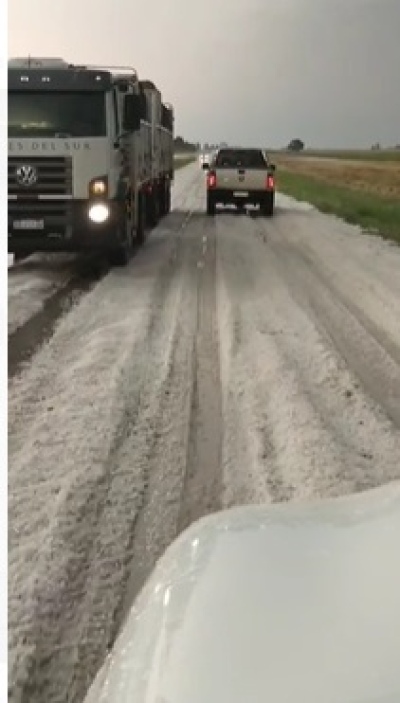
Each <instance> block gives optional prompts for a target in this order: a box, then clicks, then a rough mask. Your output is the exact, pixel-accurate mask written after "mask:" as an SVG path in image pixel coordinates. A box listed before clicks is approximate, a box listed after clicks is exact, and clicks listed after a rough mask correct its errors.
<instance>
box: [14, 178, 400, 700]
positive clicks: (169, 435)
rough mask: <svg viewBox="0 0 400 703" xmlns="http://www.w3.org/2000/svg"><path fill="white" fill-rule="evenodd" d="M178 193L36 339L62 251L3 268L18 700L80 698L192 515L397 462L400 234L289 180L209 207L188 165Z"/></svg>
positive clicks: (296, 492) (391, 467)
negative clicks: (236, 207)
mask: <svg viewBox="0 0 400 703" xmlns="http://www.w3.org/2000/svg"><path fill="white" fill-rule="evenodd" d="M173 204H174V210H173V212H172V213H171V214H170V215H169V216H168V217H167V218H165V219H164V221H163V222H162V223H161V224H160V225H159V226H158V227H157V228H156V229H155V230H154V231H153V232H152V233H151V235H150V237H149V239H148V241H147V243H146V245H145V246H144V248H143V249H142V250H140V252H139V253H138V254H137V255H136V256H135V257H134V258H133V259H132V261H131V263H130V264H129V266H128V267H127V268H126V269H124V270H112V271H109V272H105V273H104V272H103V275H101V276H100V277H98V278H97V279H96V280H94V281H93V284H92V285H90V286H88V287H87V289H85V290H84V291H81V292H80V294H79V295H78V296H77V297H76V299H75V300H74V301H73V303H72V304H69V305H68V306H67V307H66V308H65V309H63V308H62V306H61V307H60V306H58V308H57V309H58V312H57V320H56V323H55V324H53V327H52V329H51V333H50V334H48V335H47V337H46V338H45V339H44V338H43V339H44V341H43V340H42V342H43V343H42V344H39V342H38V340H39V338H40V335H39V336H38V335H36V336H35V335H34V334H33V331H34V329H33V328H34V326H35V324H36V323H34V322H32V320H33V321H34V320H35V319H36V317H37V316H38V315H39V316H40V314H41V312H43V310H45V309H47V308H46V306H48V305H49V301H51V300H52V299H53V298H54V296H57V295H59V293H60V290H63V289H64V288H65V287H66V286H67V284H68V281H69V280H70V279H71V277H73V276H74V275H75V274H74V266H75V264H74V261H73V260H71V258H70V257H58V258H57V257H55V258H54V261H53V262H52V263H51V265H50V264H49V259H48V257H47V258H45V257H42V258H41V257H40V256H39V257H36V258H35V257H33V258H32V257H31V258H30V259H27V260H25V261H23V262H21V263H20V264H19V265H18V266H17V267H16V269H15V271H14V272H13V271H11V270H10V274H9V334H10V343H9V353H10V368H11V367H12V366H13V355H14V356H18V357H21V358H23V356H24V354H23V352H24V350H23V349H21V346H22V347H23V346H24V344H25V345H27V344H28V342H29V339H31V340H32V339H35V340H36V341H34V342H31V347H32V344H33V347H32V348H31V349H30V351H29V354H28V355H27V356H26V359H27V360H26V362H25V363H24V364H22V365H20V366H18V367H17V366H16V365H15V364H14V366H13V372H12V373H10V382H9V676H10V688H11V694H10V699H9V700H10V701H12V703H16V702H18V703H20V702H21V701H23V702H24V703H25V702H26V703H28V701H29V703H39V702H40V703H43V702H44V701H46V703H61V702H62V703H66V702H68V703H78V702H79V701H81V700H82V698H83V696H84V694H85V691H86V689H87V687H88V685H89V683H90V681H91V679H92V677H93V675H94V673H95V672H96V669H97V667H98V666H99V665H100V664H101V662H102V660H103V658H104V656H105V654H106V652H107V650H108V648H109V646H110V644H111V643H112V641H113V638H114V637H115V634H116V632H117V630H118V627H119V625H120V623H121V619H122V618H123V616H124V613H125V612H126V608H127V607H129V605H130V603H131V602H132V599H133V597H134V595H135V593H136V592H137V590H138V589H139V588H140V587H141V585H142V583H143V580H144V578H145V577H146V576H147V574H148V572H149V570H150V569H151V568H152V566H153V564H154V562H155V560H156V558H157V557H158V555H160V554H161V553H162V551H163V550H164V549H165V547H166V546H167V545H168V543H169V542H170V541H171V540H172V539H173V538H174V537H175V535H176V534H177V533H178V532H179V531H180V530H181V529H183V528H184V527H185V526H186V525H187V524H188V523H190V522H191V521H192V520H193V519H196V518H197V517H199V516H201V515H203V514H205V513H207V512H209V511H213V510H217V509H219V508H220V507H224V506H230V505H234V504H239V503H245V502H261V501H266V502H269V501H287V500H298V499H307V498H309V497H318V496H327V495H338V494H343V493H349V492H353V491H358V490H361V489H364V488H366V487H372V486H376V485H378V484H382V483H385V482H388V481H391V480H393V479H395V478H399V477H400V315H399V312H398V301H399V297H400V250H399V249H398V248H396V247H395V246H390V245H389V244H388V243H385V242H383V241H381V240H380V239H378V238H375V237H370V236H366V235H363V234H361V233H358V231H357V230H356V229H355V228H351V227H349V226H347V225H345V224H343V223H341V222H340V221H338V220H335V219H333V218H330V217H327V216H324V215H321V214H319V213H318V212H316V211H315V210H313V209H312V208H310V207H308V206H306V205H303V204H298V203H295V202H294V201H292V200H290V199H287V198H284V197H283V196H280V197H278V200H277V211H276V215H275V217H274V218H273V219H272V220H268V219H261V218H257V217H252V216H250V215H236V214H229V213H228V214H221V215H218V216H217V217H216V218H207V217H206V215H205V214H204V206H205V198H204V175H203V173H202V172H201V171H200V170H199V168H198V166H197V165H191V166H189V167H186V168H184V169H182V170H181V171H179V172H177V175H176V185H175V189H174V200H173ZM49 314H50V313H49ZM53 314H55V313H54V311H53ZM35 316H36V317H35ZM42 322H43V320H42ZM53 322H54V320H53ZM29 325H30V326H31V328H32V329H31V331H30V334H29V335H25V336H24V330H26V329H27V326H29ZM31 333H32V334H33V336H32V334H31ZM25 351H26V350H25Z"/></svg>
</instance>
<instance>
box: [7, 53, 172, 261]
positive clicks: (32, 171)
mask: <svg viewBox="0 0 400 703" xmlns="http://www.w3.org/2000/svg"><path fill="white" fill-rule="evenodd" d="M173 140H174V110H173V107H172V106H171V105H169V104H168V103H164V102H163V99H162V94H161V92H160V91H159V90H158V89H157V87H156V86H155V84H154V83H153V82H152V81H149V80H139V76H138V73H137V71H136V70H135V69H134V68H131V67H125V66H110V67H107V66H106V67H102V66H89V65H87V66H81V65H74V64H71V63H68V62H67V61H65V60H64V59H61V58H49V57H47V58H30V57H29V58H16V59H10V60H9V62H8V251H9V252H10V253H13V254H16V255H28V254H30V253H33V252H38V251H47V252H59V251H64V252H65V251H70V252H71V251H72V252H79V251H93V252H96V251H97V252H102V253H103V252H104V253H105V254H106V255H107V256H108V258H109V260H110V263H111V264H113V265H122V266H123V265H126V264H127V263H128V261H129V258H130V256H131V253H132V251H133V249H134V248H136V247H137V246H140V245H142V244H143V243H144V241H145V238H146V231H147V227H148V226H155V225H156V224H157V222H158V220H159V219H160V218H161V217H163V216H164V215H166V214H167V213H168V212H169V210H170V207H171V185H172V182H173V178H174V169H173Z"/></svg>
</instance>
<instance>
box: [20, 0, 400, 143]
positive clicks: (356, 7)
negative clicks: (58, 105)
mask: <svg viewBox="0 0 400 703" xmlns="http://www.w3.org/2000/svg"><path fill="white" fill-rule="evenodd" d="M399 36H400V0H202V1H201V2H199V3H197V2H194V0H169V2H168V3H166V2H165V1H164V0H153V2H151V3H147V4H146V3H143V0H140V1H139V0H134V1H132V2H130V3H129V2H128V1H127V0H114V2H113V3H99V2H98V0H79V1H78V0H57V2H54V0H35V2H32V1H31V0H12V2H11V3H10V4H9V53H10V55H16V54H19V55H20V54H27V53H31V54H32V55H35V54H36V55H54V56H64V57H65V58H68V59H69V60H71V61H89V62H93V61H95V60H96V62H101V63H103V62H105V63H107V62H110V63H123V64H125V63H128V64H133V65H134V66H135V67H136V68H137V69H138V71H139V73H140V74H141V75H143V77H151V78H152V79H153V80H155V81H156V82H157V83H158V84H159V86H160V88H161V90H162V91H163V94H164V97H165V99H166V100H169V101H171V102H173V103H174V105H175V107H176V112H177V130H178V132H180V133H183V134H184V135H185V136H186V137H188V138H192V139H196V140H197V139H199V140H210V141H213V140H221V139H223V140H226V141H231V142H236V143H242V144H249V145H250V144H266V145H273V146H275V145H277V146H278V145H282V144H286V143H287V142H288V140H289V139H290V138H292V137H293V136H297V135H298V136H300V137H302V138H303V139H305V141H306V142H307V143H308V144H310V145H314V146H333V147H335V146H355V147H356V146H369V145H370V144H371V143H372V142H374V141H381V142H382V143H383V144H394V143H398V142H400V91H399V90H398V84H399V71H400V41H399Z"/></svg>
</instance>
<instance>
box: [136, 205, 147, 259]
mask: <svg viewBox="0 0 400 703" xmlns="http://www.w3.org/2000/svg"><path fill="white" fill-rule="evenodd" d="M145 239H146V201H145V197H144V195H143V193H139V195H138V220H137V227H136V235H135V240H136V244H137V246H139V247H141V246H142V245H143V244H144V241H145Z"/></svg>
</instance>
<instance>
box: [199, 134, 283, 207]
mask: <svg viewBox="0 0 400 703" xmlns="http://www.w3.org/2000/svg"><path fill="white" fill-rule="evenodd" d="M203 168H205V169H206V168H207V169H208V173H207V179H206V184H207V214H208V215H215V213H216V207H217V205H236V207H237V208H238V209H241V210H242V209H243V208H244V206H245V205H258V206H259V207H260V211H261V213H262V214H263V215H265V216H268V217H270V216H272V215H273V214H274V206H275V177H274V173H275V170H276V166H275V164H272V163H270V162H269V160H268V157H267V156H266V154H265V153H264V151H263V150H262V149H229V148H227V149H219V150H218V151H217V152H216V154H215V156H214V157H213V159H212V161H211V163H210V164H209V166H206V165H205V164H203Z"/></svg>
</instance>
